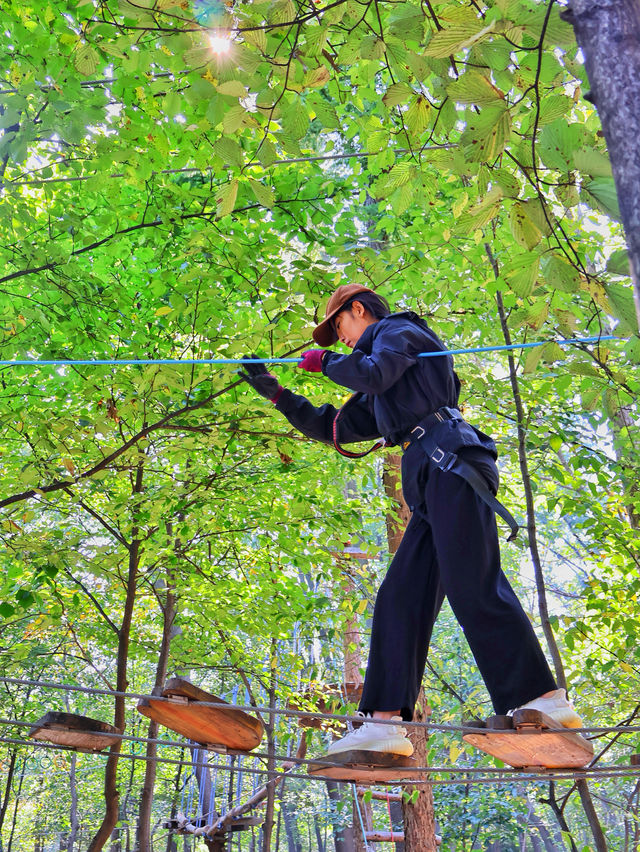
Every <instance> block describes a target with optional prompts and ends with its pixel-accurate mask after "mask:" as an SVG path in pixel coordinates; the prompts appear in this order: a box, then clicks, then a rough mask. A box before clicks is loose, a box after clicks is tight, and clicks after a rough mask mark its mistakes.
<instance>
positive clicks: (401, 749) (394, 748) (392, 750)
mask: <svg viewBox="0 0 640 852" xmlns="http://www.w3.org/2000/svg"><path fill="white" fill-rule="evenodd" d="M335 745H338V743H336V744H335ZM345 751H379V752H383V753H384V754H401V755H403V756H404V757H411V755H412V754H413V745H412V744H411V742H410V741H409V740H407V739H405V738H404V737H403V738H402V739H386V740H380V739H377V740H374V741H372V742H367V741H366V740H364V741H362V742H359V743H353V744H352V745H346V746H345V747H339V748H331V746H329V748H328V749H327V754H340V753H341V752H345Z"/></svg>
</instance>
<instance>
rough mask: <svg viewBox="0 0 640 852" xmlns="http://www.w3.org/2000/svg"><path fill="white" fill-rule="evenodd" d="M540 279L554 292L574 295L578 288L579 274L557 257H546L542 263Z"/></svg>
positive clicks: (566, 262)
mask: <svg viewBox="0 0 640 852" xmlns="http://www.w3.org/2000/svg"><path fill="white" fill-rule="evenodd" d="M542 277H543V278H544V280H545V281H546V283H547V284H548V285H549V287H552V288H553V289H554V290H561V291H562V292H564V293H575V292H576V291H577V290H578V289H579V287H580V273H579V272H578V270H577V269H576V268H575V267H574V266H572V265H571V264H570V263H569V262H568V261H567V260H565V259H564V258H563V257H560V256H559V255H555V254H552V255H548V256H547V257H546V258H545V259H544V260H543V261H542Z"/></svg>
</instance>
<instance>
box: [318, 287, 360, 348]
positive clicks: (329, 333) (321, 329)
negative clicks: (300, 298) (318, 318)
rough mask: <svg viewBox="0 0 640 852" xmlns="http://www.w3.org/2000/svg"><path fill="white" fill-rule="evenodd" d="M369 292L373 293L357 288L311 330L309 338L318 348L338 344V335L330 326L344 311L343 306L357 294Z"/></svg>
mask: <svg viewBox="0 0 640 852" xmlns="http://www.w3.org/2000/svg"><path fill="white" fill-rule="evenodd" d="M371 292H373V291H372V290H370V289H369V287H359V288H358V289H356V290H354V291H353V292H352V293H349V295H348V296H347V297H346V299H345V300H344V302H343V303H342V304H341V305H338V307H337V308H336V309H335V310H334V311H331V313H330V314H329V316H327V317H325V318H324V319H323V320H322V322H321V323H319V324H318V325H317V326H316V327H315V328H314V329H313V332H312V334H311V336H312V337H313V339H314V340H315V342H316V343H317V344H318V346H332V345H333V344H334V343H337V342H338V335H337V334H336V331H335V328H334V327H333V325H332V322H333V320H334V319H335V318H336V316H337V315H338V314H339V313H340V311H343V310H344V309H345V305H346V304H347V303H348V302H350V301H351V300H352V299H354V298H355V297H356V296H357V295H358V294H359V293H371Z"/></svg>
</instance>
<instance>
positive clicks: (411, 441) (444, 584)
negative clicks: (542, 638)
mask: <svg viewBox="0 0 640 852" xmlns="http://www.w3.org/2000/svg"><path fill="white" fill-rule="evenodd" d="M313 338H314V340H315V342H316V343H317V344H319V345H320V346H321V347H323V348H321V349H310V350H307V351H306V352H305V353H304V355H303V358H302V360H301V362H300V363H299V365H298V366H299V367H300V368H301V369H303V370H306V371H309V372H317V373H320V372H321V373H323V374H324V375H325V376H326V377H327V378H328V379H330V380H331V381H332V382H334V383H336V384H337V385H340V386H343V387H346V388H348V389H350V390H351V391H353V392H354V393H353V396H352V397H351V398H350V399H349V400H348V401H347V403H346V404H345V405H343V406H342V407H341V408H336V407H335V406H333V405H331V404H325V405H322V406H319V407H316V406H314V405H312V403H311V402H309V400H307V399H306V398H305V397H304V396H301V395H300V394H296V393H293V392H292V391H290V390H288V389H286V388H284V387H282V385H281V384H280V382H279V381H278V379H277V378H276V377H275V376H273V375H271V374H270V373H268V372H266V369H265V367H264V365H262V364H250V363H247V364H246V366H245V372H242V373H241V374H240V375H241V376H242V377H243V378H244V379H245V381H247V382H248V383H249V384H250V385H252V386H253V388H254V389H255V390H256V391H258V393H260V394H262V395H263V396H264V397H265V398H267V399H269V400H271V402H272V403H274V404H275V407H276V408H277V410H278V411H280V412H281V413H282V414H283V415H284V416H285V417H286V418H287V420H288V421H289V422H290V423H291V424H292V425H293V426H294V427H296V428H297V429H298V430H300V431H301V432H302V433H304V434H305V435H307V436H308V437H310V438H314V439H316V440H319V441H323V442H325V443H328V444H332V445H333V446H334V447H335V448H336V449H338V450H339V451H340V452H343V453H344V454H346V455H350V456H354V457H357V456H359V455H363V454H366V453H354V452H352V451H350V450H346V449H345V448H344V447H343V444H350V443H356V442H361V441H370V440H374V439H379V438H381V437H382V438H383V439H384V443H385V445H387V446H389V445H399V446H401V447H402V448H403V450H404V453H403V457H402V466H401V471H402V490H403V494H404V497H405V500H406V502H407V504H408V506H409V508H410V510H411V512H412V515H411V519H410V521H409V523H408V525H407V528H406V531H405V533H404V536H403V538H402V541H401V543H400V546H399V548H398V550H397V552H396V554H395V556H394V558H393V560H392V562H391V564H390V566H389V569H388V571H387V574H386V576H385V578H384V580H383V582H382V584H381V585H380V589H379V591H378V594H377V597H376V603H375V607H374V613H373V622H372V631H371V643H370V650H369V658H368V664H367V670H366V675H365V681H364V686H363V692H362V699H361V701H360V708H359V712H360V714H362V715H363V716H364V717H365V719H366V721H365V722H364V724H362V725H361V726H360V727H358V728H356V729H355V730H353V731H351V732H350V733H348V734H347V735H346V736H344V737H342V738H341V739H339V740H337V741H336V742H334V743H333V744H332V745H331V746H330V748H329V753H331V754H334V753H336V752H340V751H347V750H351V749H364V750H370V751H381V752H390V753H396V754H407V755H409V754H411V753H412V751H413V747H412V745H411V742H410V741H409V739H408V738H407V736H406V729H405V728H404V727H403V725H402V722H403V721H405V720H411V719H412V718H413V712H414V705H415V702H416V700H417V696H418V690H419V689H420V685H421V682H422V677H423V674H424V668H425V665H426V658H427V651H428V646H429V641H430V638H431V632H432V628H433V625H434V622H435V620H436V617H437V615H438V612H439V610H440V607H441V605H442V603H443V600H444V598H445V596H446V597H447V598H448V600H449V603H450V605H451V608H452V610H453V612H454V615H455V617H456V619H457V620H458V622H459V623H460V625H461V626H462V629H463V631H464V634H465V637H466V639H467V641H468V643H469V645H470V647H471V651H472V653H473V656H474V658H475V660H476V663H477V665H478V668H479V670H480V673H481V675H482V677H483V680H484V682H485V684H486V687H487V690H488V692H489V695H490V697H491V701H492V703H493V707H494V710H495V712H496V714H506V713H508V712H511V711H513V710H514V709H520V708H533V709H538V710H541V711H542V712H544V713H546V715H547V716H550V717H551V718H552V719H553V720H554V721H555V722H556V724H558V725H563V726H566V727H582V722H581V720H580V717H579V716H578V715H577V713H576V711H575V710H574V708H573V705H572V704H571V703H570V702H569V701H568V699H567V696H566V692H565V690H564V689H558V688H557V684H556V682H555V680H554V677H553V675H552V673H551V671H550V669H549V665H548V663H547V660H546V659H545V656H544V654H543V652H542V649H541V647H540V644H539V642H538V639H537V637H536V634H535V632H534V630H533V627H532V625H531V623H530V621H529V619H528V618H527V615H526V614H525V612H524V610H523V609H522V606H521V605H520V602H519V600H518V598H517V597H516V595H515V593H514V591H513V589H512V588H511V586H510V584H509V582H508V580H507V578H506V577H505V575H504V573H503V572H502V569H501V566H500V547H499V540H498V530H497V525H496V521H495V516H494V511H498V512H499V513H500V514H501V515H502V516H503V517H504V518H505V519H507V520H508V521H509V522H510V523H511V526H512V528H513V527H514V526H515V522H513V519H512V518H511V516H510V514H509V513H508V512H507V511H506V509H504V507H503V506H502V505H501V504H500V503H498V501H497V499H496V497H495V494H496V492H497V489H498V470H497V466H496V459H497V452H496V446H495V443H494V441H493V440H492V439H491V438H490V437H489V436H488V435H485V434H484V433H483V432H481V431H480V430H478V429H476V428H475V427H473V426H472V425H470V424H469V423H467V422H466V421H465V420H464V419H463V417H462V415H461V413H460V410H459V408H458V396H459V392H460V382H459V380H458V377H457V375H456V373H455V371H454V369H453V359H452V358H451V356H450V355H440V356H437V357H426V358H425V357H419V355H420V353H424V352H434V351H440V352H442V351H443V350H444V345H443V343H442V342H441V340H440V339H439V338H438V337H437V336H436V334H434V332H433V331H432V330H431V329H430V328H429V326H428V325H427V324H426V323H425V322H424V321H423V320H422V319H421V318H420V317H419V316H418V315H417V314H415V313H413V312H411V311H403V312H399V313H391V311H390V309H389V306H388V304H387V303H386V302H385V300H384V299H382V298H381V297H380V296H378V295H377V294H376V293H375V292H374V291H373V290H371V289H369V288H367V287H364V286H360V285H357V284H346V285H342V286H340V287H338V289H337V290H336V291H335V293H334V294H333V295H332V296H331V298H330V299H329V301H328V304H327V307H326V312H325V318H324V320H323V321H322V322H320V323H319V325H317V327H316V328H315V329H314V331H313ZM338 340H340V341H341V342H342V343H344V344H345V345H346V346H347V347H348V348H349V349H351V352H350V353H349V354H338V353H337V352H333V351H330V350H328V349H327V348H326V347H328V346H331V345H332V344H334V343H336V342H337V341H338ZM376 446H379V443H378V444H376ZM367 452H368V451H367ZM515 529H516V530H517V527H515ZM376 719H386V720H393V722H394V723H395V724H391V723H389V724H384V725H380V724H376Z"/></svg>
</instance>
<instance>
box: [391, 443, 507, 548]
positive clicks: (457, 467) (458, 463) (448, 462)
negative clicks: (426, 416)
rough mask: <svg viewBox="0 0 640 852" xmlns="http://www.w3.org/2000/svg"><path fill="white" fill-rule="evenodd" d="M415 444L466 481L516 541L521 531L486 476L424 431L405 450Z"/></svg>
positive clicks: (406, 445)
mask: <svg viewBox="0 0 640 852" xmlns="http://www.w3.org/2000/svg"><path fill="white" fill-rule="evenodd" d="M417 428H421V427H416V429H417ZM416 429H413V430H412V431H413V432H415V431H416ZM414 442H416V443H418V444H420V446H421V447H422V449H423V450H424V451H425V453H426V454H427V456H428V457H429V459H430V461H432V462H433V464H434V465H435V466H436V467H437V468H438V469H439V470H444V471H449V472H450V473H455V474H456V475H457V476H460V477H461V478H462V479H464V480H465V482H467V483H468V484H469V485H470V486H471V487H472V488H473V490H474V491H475V492H476V494H477V495H478V497H480V499H481V500H483V501H484V502H485V503H486V504H487V506H489V507H490V508H491V509H493V511H494V512H495V513H496V515H500V517H501V518H502V520H503V521H505V522H506V524H507V525H508V526H509V528H510V530H511V535H510V536H509V538H508V539H507V541H513V540H514V539H515V537H516V536H517V535H518V529H519V527H518V523H517V521H516V520H515V518H514V517H513V515H512V514H511V512H510V511H509V510H508V509H507V508H506V506H503V504H502V503H501V502H500V501H499V500H498V498H497V497H496V496H495V494H494V493H493V492H492V491H491V489H490V488H489V486H488V485H487V481H486V479H485V478H484V476H482V474H481V473H479V472H478V470H476V468H475V467H474V466H473V465H471V464H469V462H466V461H464V460H463V459H461V458H460V457H459V456H457V455H456V454H455V453H451V452H448V451H447V450H443V449H442V447H439V446H438V445H437V444H436V443H435V442H434V441H431V440H429V439H428V438H427V433H426V432H425V430H424V429H422V434H421V435H419V436H418V437H416V438H413V440H409V441H407V442H406V443H405V445H404V447H405V449H406V448H407V447H408V446H409V444H411V443H414Z"/></svg>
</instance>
